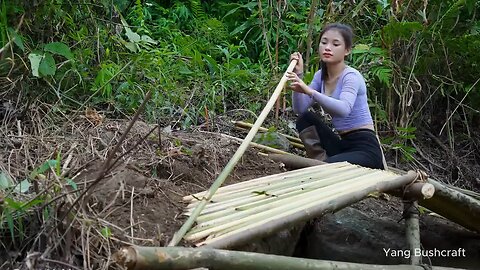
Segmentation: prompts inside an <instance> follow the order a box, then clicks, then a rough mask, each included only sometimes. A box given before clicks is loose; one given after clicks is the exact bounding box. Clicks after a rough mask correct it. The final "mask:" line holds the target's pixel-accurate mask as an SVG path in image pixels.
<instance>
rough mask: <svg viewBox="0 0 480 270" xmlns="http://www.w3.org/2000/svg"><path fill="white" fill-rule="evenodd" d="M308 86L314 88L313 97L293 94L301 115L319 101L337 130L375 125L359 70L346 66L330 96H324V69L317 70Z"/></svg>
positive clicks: (298, 112)
mask: <svg viewBox="0 0 480 270" xmlns="http://www.w3.org/2000/svg"><path fill="white" fill-rule="evenodd" d="M309 86H310V88H312V89H313V90H315V91H314V93H313V96H312V97H310V96H309V95H306V94H302V93H298V92H294V93H293V97H292V101H293V111H294V112H295V113H297V114H299V115H300V114H302V113H304V112H306V111H307V110H308V108H309V107H310V106H312V104H313V103H314V102H317V103H318V104H320V106H322V107H323V109H324V110H325V111H326V112H327V113H329V114H330V115H331V116H332V123H333V126H334V127H335V129H337V130H338V131H345V130H350V129H355V128H358V127H361V126H365V125H369V124H373V120H372V115H371V114H370V109H369V108H368V102H367V86H366V84H365V79H364V78H363V76H362V74H360V72H359V71H358V70H356V69H354V68H352V67H349V66H347V67H345V69H344V70H343V72H342V74H341V75H340V77H339V78H338V82H337V85H336V87H335V90H334V91H333V93H332V95H331V96H327V95H325V90H324V87H322V86H323V81H322V72H321V70H319V71H317V72H316V73H315V75H314V76H313V80H312V83H311V84H310V85H309Z"/></svg>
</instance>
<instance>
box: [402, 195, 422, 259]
mask: <svg viewBox="0 0 480 270" xmlns="http://www.w3.org/2000/svg"><path fill="white" fill-rule="evenodd" d="M404 213H405V214H406V216H405V236H406V238H407V243H408V247H409V248H410V254H411V256H410V264H412V265H419V264H420V262H421V260H422V256H418V255H416V254H417V252H416V250H420V247H421V246H420V224H419V222H418V217H419V213H418V203H417V202H416V201H410V202H405V203H404Z"/></svg>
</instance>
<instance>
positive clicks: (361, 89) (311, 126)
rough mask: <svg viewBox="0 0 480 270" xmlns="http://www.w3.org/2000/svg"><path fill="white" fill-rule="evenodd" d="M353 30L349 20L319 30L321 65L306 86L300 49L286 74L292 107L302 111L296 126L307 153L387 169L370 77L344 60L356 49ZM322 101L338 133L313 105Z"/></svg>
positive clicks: (309, 155) (312, 155)
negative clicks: (370, 97)
mask: <svg viewBox="0 0 480 270" xmlns="http://www.w3.org/2000/svg"><path fill="white" fill-rule="evenodd" d="M352 39H353V32H352V29H351V28H350V27H349V26H347V25H344V24H339V23H334V24H329V25H327V26H326V27H325V28H324V29H323V31H322V32H321V34H320V45H319V52H320V57H321V69H320V70H319V71H317V72H316V73H315V75H314V77H313V80H312V83H311V84H310V85H306V84H305V83H304V82H303V80H302V77H303V59H302V56H301V54H300V53H298V52H295V53H293V54H292V55H291V57H290V59H291V60H297V61H298V62H297V65H296V66H295V68H294V70H293V72H289V73H287V78H288V80H289V82H290V87H291V88H292V90H293V91H294V92H293V110H294V112H295V113H297V114H298V115H299V117H298V119H297V130H298V131H299V135H300V139H301V140H302V141H303V143H304V145H305V149H306V152H307V156H308V157H310V158H315V159H319V160H324V161H326V162H340V161H348V162H350V163H352V164H358V165H361V166H364V167H369V168H375V169H384V165H383V164H384V163H383V154H382V151H381V148H380V145H379V142H378V139H377V136H376V133H375V131H374V126H373V121H372V116H371V114H370V110H369V108H368V103H367V88H366V85H365V79H364V78H363V76H362V75H361V74H360V72H358V71H357V70H356V69H354V68H352V67H349V66H347V65H346V64H345V57H346V56H348V55H349V54H350V52H351V50H352ZM315 102H316V103H318V104H319V105H320V106H321V107H322V108H323V110H324V111H325V112H327V113H329V114H330V115H331V116H332V123H333V126H334V127H335V129H336V131H337V133H338V135H337V134H336V133H334V132H333V131H332V130H331V129H330V128H329V127H328V126H327V125H326V124H325V123H324V122H323V121H322V120H321V118H320V117H319V116H318V115H316V114H314V113H312V112H310V111H309V110H308V109H309V107H310V106H311V105H312V104H313V103H315Z"/></svg>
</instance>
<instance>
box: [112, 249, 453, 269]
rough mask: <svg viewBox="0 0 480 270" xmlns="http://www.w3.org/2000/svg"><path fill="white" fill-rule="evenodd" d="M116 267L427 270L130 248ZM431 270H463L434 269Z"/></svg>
mask: <svg viewBox="0 0 480 270" xmlns="http://www.w3.org/2000/svg"><path fill="white" fill-rule="evenodd" d="M114 260H115V262H116V263H117V264H119V265H120V266H122V267H125V268H126V269H127V270H160V269H161V270H184V269H193V268H200V267H205V268H208V269H229V270H244V269H249V270H274V269H275V270H291V269H298V270H314V269H316V270H319V269H323V270H330V269H331V270H333V269H338V270H347V269H350V270H360V269H371V270H424V269H425V268H424V267H423V266H415V265H376V264H361V263H350V262H339V261H326V260H313V259H303V258H293V257H287V256H278V255H270V254H261V253H253V252H244V251H230V250H217V249H207V248H200V249H197V248H183V247H141V246H130V247H125V248H122V249H120V250H119V251H118V252H116V253H115V254H114ZM429 269H432V270H461V269H460V268H447V267H438V266H432V267H431V268H429Z"/></svg>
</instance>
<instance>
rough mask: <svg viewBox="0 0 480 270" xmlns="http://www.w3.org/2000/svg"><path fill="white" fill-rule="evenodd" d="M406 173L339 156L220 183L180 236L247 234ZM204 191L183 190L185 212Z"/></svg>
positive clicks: (204, 241)
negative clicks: (334, 159)
mask: <svg viewBox="0 0 480 270" xmlns="http://www.w3.org/2000/svg"><path fill="white" fill-rule="evenodd" d="M410 178H411V179H410ZM410 178H408V179H406V178H405V177H403V178H402V175H399V174H396V173H393V172H389V171H383V170H374V169H369V168H365V167H361V166H357V165H352V164H349V163H348V162H339V163H330V164H323V165H319V166H314V167H308V168H303V169H298V170H294V171H289V172H284V173H280V174H276V175H269V176H265V177H260V178H256V179H252V180H249V181H245V182H241V183H236V184H232V185H228V186H224V187H222V188H219V189H218V190H217V192H216V193H215V194H214V195H213V196H212V197H211V198H210V200H209V201H208V203H207V205H206V206H205V208H204V209H203V211H202V212H201V214H200V215H199V216H198V217H197V218H196V220H195V221H196V226H195V227H193V228H192V229H190V230H189V231H188V233H187V234H186V235H185V237H184V239H185V240H186V241H189V242H192V243H194V244H195V245H197V246H202V245H207V246H208V245H210V244H212V243H216V242H218V241H225V239H229V238H232V237H233V238H235V235H246V234H245V232H246V231H255V230H257V228H261V227H265V225H266V224H268V223H271V222H277V221H279V220H280V221H281V220H282V219H285V220H288V218H289V217H291V216H296V215H298V213H299V212H303V211H307V212H309V211H311V209H315V208H316V206H318V205H326V206H329V205H337V204H338V203H337V202H336V200H338V199H343V201H349V200H348V198H349V196H350V195H352V196H354V197H355V200H357V201H358V200H361V199H363V198H365V197H366V196H368V194H369V193H370V192H373V191H378V187H379V184H381V185H382V186H383V187H392V186H398V184H397V185H396V184H393V185H392V184H391V183H390V182H392V183H393V182H395V181H397V180H399V179H403V180H402V181H403V182H405V181H407V183H408V182H412V181H413V179H414V177H410ZM403 182H402V183H403ZM403 184H405V183H403ZM359 191H360V193H359ZM362 191H363V193H362ZM206 194H207V192H199V193H196V194H193V195H189V196H185V197H184V198H183V199H184V201H186V202H188V203H189V205H188V206H187V207H186V209H185V212H184V214H185V215H187V216H190V215H192V213H193V210H194V209H195V208H196V207H197V205H198V204H199V202H201V201H202V200H204V196H205V195H206ZM345 198H347V200H345ZM352 202H353V201H352ZM327 208H328V207H327ZM247 237H248V234H247Z"/></svg>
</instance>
